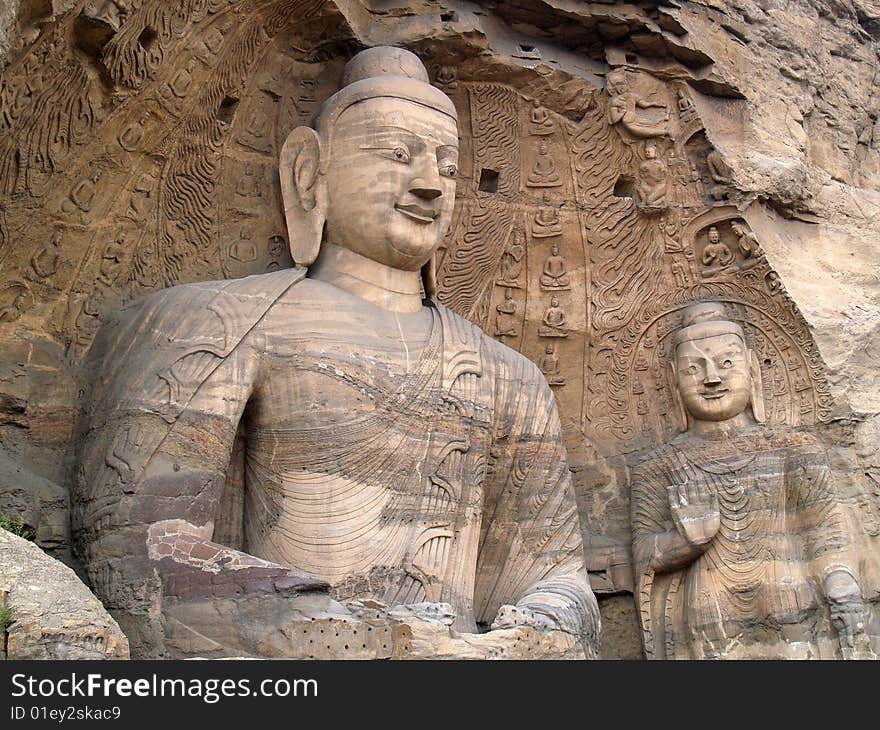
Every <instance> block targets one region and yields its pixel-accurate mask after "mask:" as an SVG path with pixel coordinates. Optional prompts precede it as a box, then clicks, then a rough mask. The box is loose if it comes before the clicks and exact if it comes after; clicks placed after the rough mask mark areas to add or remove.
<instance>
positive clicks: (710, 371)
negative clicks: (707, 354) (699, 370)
mask: <svg viewBox="0 0 880 730" xmlns="http://www.w3.org/2000/svg"><path fill="white" fill-rule="evenodd" d="M720 384H721V377H720V376H719V375H718V370H717V369H716V368H715V366H714V365H713V364H712V363H709V364H708V365H707V366H706V376H705V377H704V378H703V385H720Z"/></svg>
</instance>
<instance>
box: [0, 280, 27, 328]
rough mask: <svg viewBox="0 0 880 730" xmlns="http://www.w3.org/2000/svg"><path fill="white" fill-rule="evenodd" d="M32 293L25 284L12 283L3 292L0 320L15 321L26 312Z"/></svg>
mask: <svg viewBox="0 0 880 730" xmlns="http://www.w3.org/2000/svg"><path fill="white" fill-rule="evenodd" d="M29 299H30V294H29V293H28V290H27V288H26V287H25V286H24V285H23V284H20V283H19V284H17V285H16V284H12V285H10V286H8V287H7V288H6V289H5V291H3V293H2V300H0V322H15V321H16V320H17V319H19V318H20V317H21V315H22V314H24V310H25V309H26V308H27V305H28V300H29Z"/></svg>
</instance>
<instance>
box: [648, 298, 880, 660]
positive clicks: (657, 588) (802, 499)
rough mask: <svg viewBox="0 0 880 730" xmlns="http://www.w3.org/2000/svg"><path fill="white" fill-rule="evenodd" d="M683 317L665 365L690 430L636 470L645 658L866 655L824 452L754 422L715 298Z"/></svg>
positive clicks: (757, 401)
mask: <svg viewBox="0 0 880 730" xmlns="http://www.w3.org/2000/svg"><path fill="white" fill-rule="evenodd" d="M682 324H683V326H682V328H681V329H680V330H679V331H678V332H677V333H676V334H675V339H674V348H675V349H674V352H673V355H672V358H673V361H672V370H673V377H674V380H675V383H676V386H677V390H676V395H677V397H678V399H679V404H680V406H681V407H682V410H683V416H684V418H685V420H686V423H687V430H686V432H685V433H683V434H680V435H679V436H678V437H676V438H675V439H673V440H672V442H671V443H669V444H666V445H664V446H661V447H659V448H657V449H655V450H654V451H652V452H651V453H649V454H648V455H647V456H646V457H645V458H644V459H643V460H642V461H641V462H640V463H639V464H638V465H637V466H636V468H635V470H634V473H633V477H632V500H631V509H632V529H633V560H634V563H635V569H636V575H637V584H636V596H637V600H638V604H639V618H640V621H641V625H642V632H643V634H642V635H643V642H644V648H645V653H646V655H647V656H648V657H649V658H652V659H788V658H791V659H808V658H835V657H837V658H840V657H843V658H846V659H856V658H876V657H875V655H874V653H873V651H872V648H871V645H870V644H871V639H870V638H869V632H868V630H867V624H868V617H869V614H868V612H867V611H866V608H865V604H864V601H863V599H862V592H861V589H860V586H859V583H858V580H857V579H856V577H855V576H856V575H857V572H856V569H855V566H856V565H857V563H856V562H855V561H854V559H853V555H852V554H851V553H850V545H849V541H848V538H847V533H846V530H845V525H844V522H843V517H842V514H841V510H840V506H839V503H838V498H837V496H836V494H835V492H834V489H833V487H832V482H831V474H830V469H829V465H828V461H827V458H826V455H825V451H824V449H823V447H822V446H821V445H820V444H819V442H818V441H817V440H816V439H815V438H814V437H813V436H811V435H809V434H806V433H801V432H796V431H794V430H792V429H789V428H771V427H768V426H764V425H762V422H763V420H764V405H763V389H762V384H761V371H760V367H759V365H758V360H757V357H756V355H755V353H754V352H753V351H752V350H750V349H749V347H748V345H747V344H746V340H745V335H744V333H743V329H742V327H740V325H738V324H737V323H735V322H732V321H730V320H728V319H727V318H726V316H725V314H724V309H723V306H722V305H721V304H718V303H703V304H696V305H692V306H690V307H688V308H687V309H686V310H685V313H684V319H683V323H682ZM870 633H871V634H876V632H875V631H871V632H870Z"/></svg>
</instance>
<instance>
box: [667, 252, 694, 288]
mask: <svg viewBox="0 0 880 730" xmlns="http://www.w3.org/2000/svg"><path fill="white" fill-rule="evenodd" d="M670 265H671V267H672V276H673V278H674V279H675V285H676V286H680V287H685V286H687V285H688V283H689V281H690V276H689V274H690V272H689V270H688V266H687V264H686V263H685V262H684V261H682V260H681V259H680V258H679V257H678V256H675V257H673V259H672V263H671V264H670Z"/></svg>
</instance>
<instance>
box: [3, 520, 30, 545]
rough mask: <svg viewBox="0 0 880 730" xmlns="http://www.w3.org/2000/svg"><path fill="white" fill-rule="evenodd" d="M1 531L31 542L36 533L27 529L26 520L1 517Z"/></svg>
mask: <svg viewBox="0 0 880 730" xmlns="http://www.w3.org/2000/svg"><path fill="white" fill-rule="evenodd" d="M0 529H3V530H6V531H7V532H11V533H12V534H13V535H18V536H19V537H23V538H24V539H25V540H30V539H31V538H32V537H33V536H34V533H33V532H31V531H30V530H29V529H28V528H27V527H25V524H24V520H23V519H21V517H8V516H7V515H0Z"/></svg>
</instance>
